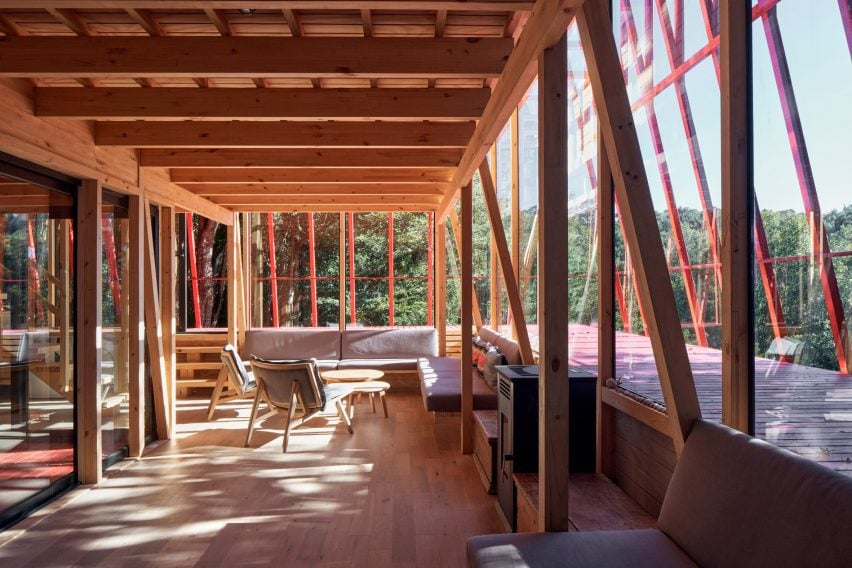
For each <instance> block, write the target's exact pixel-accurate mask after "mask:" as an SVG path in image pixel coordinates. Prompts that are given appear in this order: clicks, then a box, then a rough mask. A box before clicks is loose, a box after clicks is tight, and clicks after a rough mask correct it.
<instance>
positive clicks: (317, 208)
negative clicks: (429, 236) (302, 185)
mask: <svg viewBox="0 0 852 568" xmlns="http://www.w3.org/2000/svg"><path fill="white" fill-rule="evenodd" d="M220 207H223V208H226V209H230V210H231V211H238V212H244V213H251V212H257V213H268V212H275V211H281V212H288V211H290V212H295V211H301V212H307V211H313V212H314V213H326V212H328V213H337V212H341V211H346V212H349V211H352V212H359V211H363V212H367V213H373V212H384V211H387V212H390V211H435V210H436V209H437V205H432V204H421V203H367V204H363V203H349V202H347V201H327V202H317V203H306V204H298V203H275V204H268V205H253V204H247V203H241V204H234V205H221V206H220ZM15 212H17V211H15ZM36 212H41V211H36Z"/></svg>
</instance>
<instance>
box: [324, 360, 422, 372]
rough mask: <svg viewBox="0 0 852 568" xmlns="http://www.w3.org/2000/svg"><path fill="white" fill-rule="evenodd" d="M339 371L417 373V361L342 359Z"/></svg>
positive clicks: (339, 363) (338, 365)
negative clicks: (372, 370) (366, 370)
mask: <svg viewBox="0 0 852 568" xmlns="http://www.w3.org/2000/svg"><path fill="white" fill-rule="evenodd" d="M337 368H338V369H375V370H377V371H416V370H417V359H341V360H340V362H338V364H337Z"/></svg>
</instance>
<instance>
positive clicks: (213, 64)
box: [0, 34, 513, 79]
mask: <svg viewBox="0 0 852 568" xmlns="http://www.w3.org/2000/svg"><path fill="white" fill-rule="evenodd" d="M79 35H85V34H79ZM223 35H224V34H223ZM512 43H513V42H512V39H511V38H480V39H470V38H416V37H395V38H390V37H383V38H359V37H335V38H318V37H312V38H306V37H303V38H292V37H290V38H288V37H185V36H183V37H176V36H170V37H115V36H112V37H106V36H99V37H73V38H69V37H35V36H28V37H6V38H3V39H0V53H2V55H3V56H2V57H0V76H6V77H40V78H63V77H72V78H73V77H99V78H134V77H153V78H158V77H167V78H174V77H188V78H192V77H207V78H217V77H225V78H233V77H247V78H253V77H265V78H303V77H317V78H321V79H323V78H334V77H340V78H351V77H368V78H418V79H419V78H423V77H433V78H460V77H462V78H482V79H484V78H487V77H498V76H500V73H501V72H502V71H503V66H504V65H505V63H506V59H507V58H508V56H509V53H510V51H511V50H512Z"/></svg>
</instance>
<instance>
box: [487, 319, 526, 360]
mask: <svg viewBox="0 0 852 568" xmlns="http://www.w3.org/2000/svg"><path fill="white" fill-rule="evenodd" d="M479 337H480V338H481V339H482V340H484V341H487V342H488V343H490V344H491V345H493V346H494V347H496V348H497V349H499V350H500V353H502V354H503V356H504V357H505V358H506V364H507V365H520V364H521V348H520V346H519V345H518V342H517V341H513V340H512V339H509V338H508V337H506V336H504V335H502V334H500V333H498V332H496V331H494V330H493V329H491V328H490V327H488V326H482V327H480V328H479Z"/></svg>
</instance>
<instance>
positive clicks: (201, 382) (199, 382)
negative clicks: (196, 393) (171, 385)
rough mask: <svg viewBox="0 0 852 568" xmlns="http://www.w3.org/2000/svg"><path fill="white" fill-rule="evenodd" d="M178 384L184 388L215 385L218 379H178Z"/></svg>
mask: <svg viewBox="0 0 852 568" xmlns="http://www.w3.org/2000/svg"><path fill="white" fill-rule="evenodd" d="M176 386H178V387H182V388H189V387H196V388H201V387H215V386H216V380H215V379H178V380H177V383H176Z"/></svg>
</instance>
